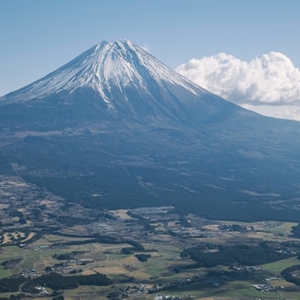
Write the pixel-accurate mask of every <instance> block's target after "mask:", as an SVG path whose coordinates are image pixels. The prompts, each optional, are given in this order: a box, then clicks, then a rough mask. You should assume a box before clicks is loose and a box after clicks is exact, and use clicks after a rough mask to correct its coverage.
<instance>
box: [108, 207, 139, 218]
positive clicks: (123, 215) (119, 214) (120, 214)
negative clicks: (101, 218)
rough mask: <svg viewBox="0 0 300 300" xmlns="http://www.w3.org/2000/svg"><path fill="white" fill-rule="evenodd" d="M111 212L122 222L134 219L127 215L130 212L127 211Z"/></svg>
mask: <svg viewBox="0 0 300 300" xmlns="http://www.w3.org/2000/svg"><path fill="white" fill-rule="evenodd" d="M110 212H111V213H113V214H114V216H115V217H117V218H120V219H121V220H132V219H134V218H132V217H130V216H128V215H127V212H128V210H126V209H118V210H110Z"/></svg>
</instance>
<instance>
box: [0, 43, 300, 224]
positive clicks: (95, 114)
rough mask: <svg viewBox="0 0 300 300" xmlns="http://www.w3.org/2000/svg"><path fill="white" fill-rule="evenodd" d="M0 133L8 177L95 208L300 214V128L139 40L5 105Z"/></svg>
mask: <svg viewBox="0 0 300 300" xmlns="http://www.w3.org/2000/svg"><path fill="white" fill-rule="evenodd" d="M0 132H1V134H0V147H1V148H0V151H1V152H0V162H1V163H2V164H3V166H4V165H5V166H6V167H5V168H4V167H3V168H2V170H4V169H5V170H7V169H8V167H7V166H9V164H11V163H14V164H13V166H14V171H15V172H16V173H17V174H18V175H20V176H22V177H24V178H25V179H27V180H30V181H32V182H35V183H38V184H40V185H41V186H44V187H47V188H49V189H51V190H52V191H54V192H56V193H58V194H60V195H62V196H64V197H66V198H67V199H68V200H70V201H78V202H80V203H82V204H84V205H87V206H92V205H97V206H100V207H104V208H120V207H123V208H126V207H136V206H151V205H165V204H168V205H169V204H171V205H175V206H176V207H177V209H179V210H180V211H181V212H190V211H193V212H196V213H199V214H202V215H204V216H207V217H215V218H227V219H232V218H239V219H243V220H245V219H248V220H249V219H251V220H252V219H264V218H269V219H270V218H272V219H292V220H298V219H299V217H300V212H299V210H298V209H299V208H300V206H299V199H300V198H299V197H300V195H299V186H300V159H299V155H298V153H299V149H300V142H299V141H298V138H297V137H298V135H299V133H300V125H299V123H297V122H291V121H284V120H276V119H272V118H267V117H262V116H260V115H257V114H255V113H252V112H250V111H247V110H245V109H243V108H240V107H238V106H235V105H234V104H231V103H229V102H227V101H225V100H224V99H222V98H220V97H218V96H216V95H214V94H211V93H210V92H208V91H206V90H204V89H202V88H201V87H199V86H197V85H195V84H193V83H191V82H190V81H188V80H187V79H185V78H184V77H182V76H180V75H179V74H177V73H176V72H174V71H173V70H171V69H169V68H168V67H167V66H165V65H164V64H163V63H161V62H159V61H158V60H157V59H156V58H154V57H153V56H152V55H151V54H149V53H147V52H146V51H145V50H143V49H142V48H140V47H138V46H136V45H135V44H133V43H132V42H130V41H117V42H102V43H100V44H99V45H96V46H94V47H92V48H90V49H89V50H87V51H86V52H84V53H83V54H81V55H80V56H78V57H77V58H75V59H74V60H72V61H71V62H69V63H67V64H66V65H64V66H62V67H61V68H60V69H58V70H56V71H54V72H52V73H50V74H49V75H47V76H45V77H43V78H42V79H40V80H37V81H36V82H34V83H32V84H30V85H28V86H26V87H24V88H21V89H20V90H17V91H15V92H12V93H9V94H7V95H5V96H4V97H2V98H0ZM16 166H17V167H16ZM2 172H4V171H2ZM5 172H7V171H5ZM95 195H96V196H95Z"/></svg>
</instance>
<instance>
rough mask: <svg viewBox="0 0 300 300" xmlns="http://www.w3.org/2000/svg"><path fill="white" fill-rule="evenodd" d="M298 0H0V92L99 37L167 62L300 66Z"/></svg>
mask: <svg viewBox="0 0 300 300" xmlns="http://www.w3.org/2000/svg"><path fill="white" fill-rule="evenodd" d="M299 16H300V1H299V0H151V1H149V0H60V1H58V0H42V1H41V0H1V1H0V28H1V30H0V42H1V47H0V96H1V95H4V94H6V93H8V92H10V91H12V90H15V89H18V88H21V87H22V86H24V85H26V84H29V83H31V82H32V81H34V80H36V79H38V78H40V77H42V76H44V75H46V74H47V73H49V72H51V71H53V70H54V69H56V68H58V67H60V66H61V65H63V64H64V63H66V62H68V61H69V60H71V59H72V58H74V57H75V56H77V55H79V54H80V53H81V52H83V51H85V50H86V49H88V48H90V47H91V46H93V45H94V44H97V43H99V42H101V41H102V40H107V41H110V40H119V39H121V40H123V39H130V40H132V41H133V42H135V43H136V44H138V45H141V46H145V45H147V47H148V48H149V49H150V51H151V52H152V54H154V55H155V56H156V57H157V58H158V59H160V60H161V61H163V62H164V63H165V64H167V65H169V66H170V67H172V68H175V67H176V66H178V65H180V64H182V63H185V62H187V61H189V60H190V59H191V58H198V59H200V58H202V57H203V56H211V55H215V54H217V53H219V52H225V53H228V54H231V55H234V56H235V57H237V58H240V59H242V60H245V61H250V60H252V59H253V58H255V57H256V56H258V57H260V56H261V55H262V54H264V53H269V52H270V51H278V52H281V53H283V54H285V55H286V56H288V57H289V58H290V59H291V60H292V61H293V63H294V65H295V66H296V67H297V68H299V67H300V39H299V29H300V17H299Z"/></svg>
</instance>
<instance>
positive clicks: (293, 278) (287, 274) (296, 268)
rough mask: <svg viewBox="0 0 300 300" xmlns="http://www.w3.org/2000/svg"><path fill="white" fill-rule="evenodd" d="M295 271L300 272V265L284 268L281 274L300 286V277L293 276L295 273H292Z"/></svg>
mask: <svg viewBox="0 0 300 300" xmlns="http://www.w3.org/2000/svg"><path fill="white" fill-rule="evenodd" d="M295 271H298V272H300V265H296V266H292V267H289V268H286V269H284V270H283V271H282V272H281V275H282V277H283V278H284V279H285V280H286V281H288V282H292V283H294V284H296V285H298V286H300V277H296V276H293V274H292V273H293V272H295Z"/></svg>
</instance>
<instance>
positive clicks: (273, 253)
mask: <svg viewBox="0 0 300 300" xmlns="http://www.w3.org/2000/svg"><path fill="white" fill-rule="evenodd" d="M291 256H293V254H291V253H282V252H279V251H278V249H277V248H276V247H272V245H269V244H268V243H260V244H259V245H255V246H252V245H251V246H250V245H236V246H218V247H216V248H215V249H214V251H211V252H210V251H208V249H204V247H203V245H199V246H196V247H192V248H189V249H186V250H184V251H182V253H181V257H190V258H191V259H192V260H193V261H195V262H196V263H195V264H191V265H187V266H182V267H180V268H199V267H206V268H211V267H215V266H217V265H225V266H230V265H233V264H242V265H261V264H266V263H271V262H274V261H278V260H281V259H285V258H288V257H291ZM177 267H178V266H177Z"/></svg>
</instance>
